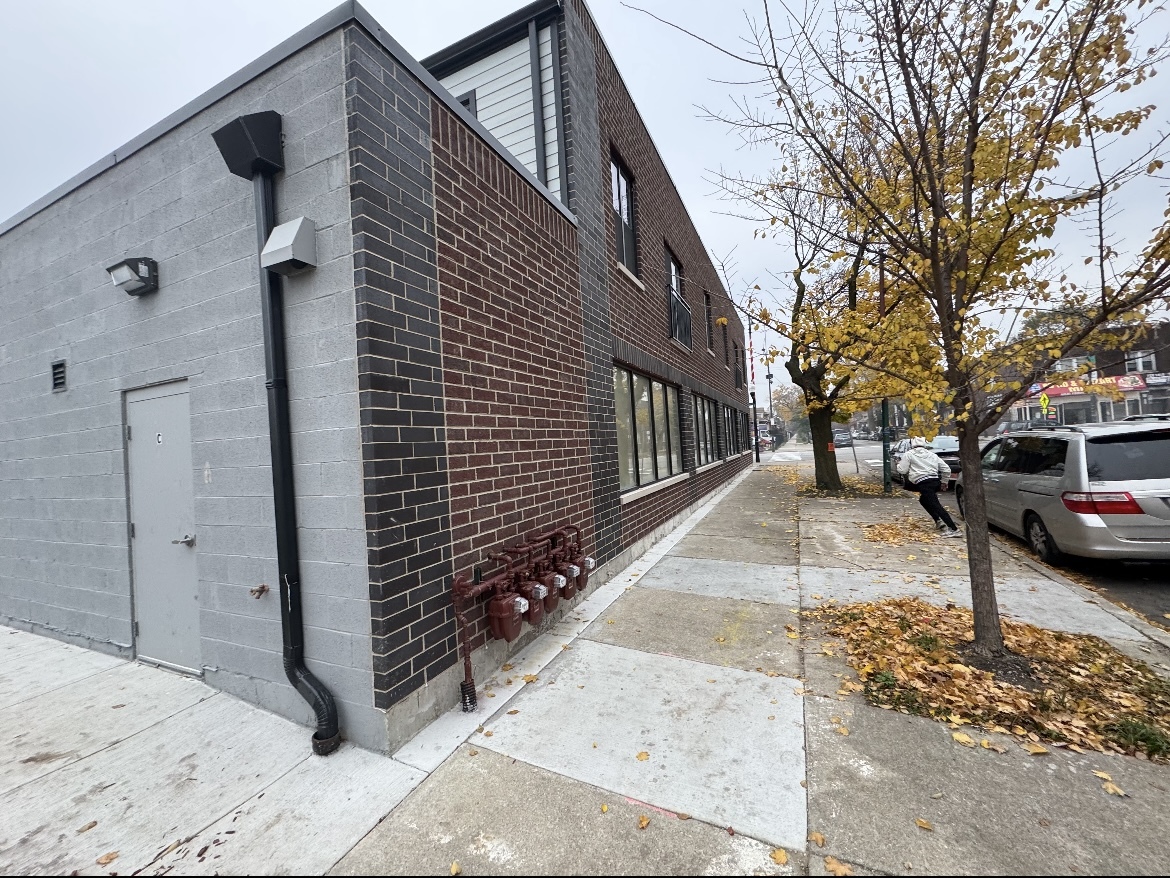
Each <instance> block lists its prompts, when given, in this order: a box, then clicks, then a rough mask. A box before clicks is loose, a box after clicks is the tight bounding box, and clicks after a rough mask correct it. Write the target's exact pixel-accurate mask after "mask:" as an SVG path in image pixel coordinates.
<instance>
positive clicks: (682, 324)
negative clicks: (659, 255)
mask: <svg viewBox="0 0 1170 878" xmlns="http://www.w3.org/2000/svg"><path fill="white" fill-rule="evenodd" d="M666 277H667V281H666V286H667V289H666V299H667V302H666V305H667V316H668V319H669V320H670V337H671V338H673V339H675V340H676V341H678V342H680V343H682V344H683V345H685V346H686V347H688V348H689V347H690V346H691V307H690V305H688V304H687V300H686V298H684V296H683V273H682V266H680V265H679V264H678V260H676V259H675V258H674V256H673V255H672V254H671V252H670V251H669V250H668V251H666Z"/></svg>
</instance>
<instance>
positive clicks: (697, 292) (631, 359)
mask: <svg viewBox="0 0 1170 878" xmlns="http://www.w3.org/2000/svg"><path fill="white" fill-rule="evenodd" d="M566 22H567V24H568V26H569V27H571V28H575V29H579V32H581V33H583V36H584V37H585V39H586V40H587V41H588V43H589V44H591V46H592V51H593V55H594V58H593V60H594V67H595V69H596V76H595V89H596V106H595V107H592V108H589V107H581V106H578V107H577V108H576V109H575V110H574V114H575V116H576V117H579V116H580V114H581V113H583V112H589V111H590V110H592V111H593V112H595V113H596V115H597V131H598V140H597V146H596V149H597V150H598V151H599V153H600V159H601V162H600V164H601V172H602V174H603V179H602V181H601V183H602V186H601V191H602V198H603V205H602V216H603V217H604V223H605V226H604V252H603V253H601V254H599V256H600V258H601V259H602V260H603V261H604V263H605V265H606V267H607V286H608V304H609V329H610V332H611V333H612V346H613V359H614V360H615V361H618V362H621V363H623V364H625V365H628V366H630V367H632V368H634V369H637V370H638V371H640V372H642V373H644V374H648V375H651V376H654V377H657V378H660V379H662V380H664V381H667V382H668V383H671V384H676V385H678V386H680V387H681V388H683V390H684V392H683V393H682V394H680V398H679V403H680V407H681V408H682V409H683V430H682V439H683V461H684V465H685V466H687V467H688V468H691V472H692V477H691V478H689V479H687V480H685V481H683V482H681V483H679V484H676V485H672V486H671V487H669V488H664V489H662V490H661V491H657V492H654V493H652V494H649V495H647V496H645V497H642V498H640V499H638V500H635V501H633V502H631V503H627V504H625V505H623V506H622V507H621V513H620V522H621V530H620V532H621V546H622V547H626V546H629V545H631V544H633V543H634V542H635V541H636V540H638V539H639V538H640V537H642V536H644V535H645V534H647V533H649V532H650V531H651V530H653V529H654V528H655V527H657V526H659V525H660V524H662V523H663V522H665V521H667V520H669V519H670V518H672V517H673V516H674V515H676V514H677V513H679V512H681V511H682V510H683V509H685V508H686V507H687V506H688V505H690V504H692V503H695V502H696V501H698V500H700V499H701V498H702V497H703V496H705V495H707V494H708V493H710V492H711V491H713V490H715V489H716V488H717V487H718V486H719V485H720V484H722V483H723V482H726V481H727V480H728V479H730V478H732V477H733V476H734V475H735V474H736V473H737V472H739V471H740V470H742V469H743V468H745V467H746V466H748V465H749V464H750V458H748V457H747V456H746V455H744V456H732V457H729V458H728V459H727V460H726V461H725V463H724V464H723V465H722V466H717V467H712V468H711V469H708V470H705V471H704V472H702V473H695V471H694V462H695V453H694V447H695V436H694V432H693V424H692V419H691V417H690V411H691V410H690V406H691V405H693V402H692V397H691V393H690V392H686V391H688V390H689V391H693V392H694V393H698V394H701V395H703V396H705V397H707V398H709V399H713V400H715V401H717V402H719V403H721V404H723V405H730V406H732V407H733V408H736V409H737V410H738V411H744V412H750V397H749V395H748V388H747V387H746V386H744V387H740V388H737V387H736V386H735V377H734V376H735V348H734V347H733V345H734V344H736V343H738V346H739V351H740V357H741V362H742V351H743V349H744V329H743V324H742V322H741V321H740V319H739V317H738V315H737V313H736V311H735V309H734V307H733V306H732V303H731V301H730V300H729V299H728V297H727V295H726V293H725V292H724V290H723V285H722V283H721V282H720V280H719V277H718V274H717V272H716V270H715V267H714V266H713V265H712V263H711V260H710V258H709V257H708V255H707V251H706V248H705V247H704V245H703V242H702V240H701V239H700V238H699V234H698V232H697V231H696V230H695V227H694V224H693V223H692V221H691V218H690V215H689V214H688V213H687V211H686V208H685V206H684V205H683V202H682V199H681V197H680V196H679V194H678V191H677V190H676V189H675V187H674V183H673V181H672V180H671V179H670V175H669V173H668V172H667V169H666V166H665V164H664V163H663V161H662V157H661V155H660V154H659V153H658V150H657V149H656V148H655V146H654V143H653V141H652V140H651V138H650V134H649V132H648V131H647V129H646V126H645V123H644V122H643V121H642V117H641V115H640V114H639V113H638V110H637V107H635V105H634V102H633V99H632V98H631V97H630V94H629V91H628V90H627V89H626V86H625V83H623V82H622V80H621V77H620V75H619V74H618V71H617V68H616V66H615V65H614V63H613V59H612V58H611V57H610V56H609V53H608V52H607V51H606V48H605V45H604V44H603V43H602V41H601V38H600V35H599V33H598V31H597V28H596V25H595V24H594V22H593V21H592V19H591V18H590V17H589V14H588V11H587V10H586V9H585V7H584V5H583V4H582V3H579V2H576V0H574V2H573V3H572V4H570V8H569V9H568V10H567V11H566ZM573 148H574V149H575V150H585V149H591V148H593V147H592V145H591V144H587V143H574V145H573ZM612 155H616V156H617V157H618V158H620V160H621V162H622V164H623V165H624V166H625V167H626V168H627V170H628V171H629V172H630V175H631V176H632V178H633V183H634V216H635V226H636V232H637V250H638V272H637V273H638V277H639V279H640V280H641V282H642V283H641V286H639V285H638V284H636V283H634V281H633V280H631V279H630V278H629V276H628V275H627V274H626V273H625V272H624V271H623V270H622V269H621V268H619V266H618V262H617V259H616V257H615V255H614V254H615V252H616V239H617V229H616V225H615V222H614V218H613V212H612V210H611V209H610V202H609V198H610V182H609V163H610V157H611V156H612ZM574 209H575V210H578V214H579V215H580V208H579V206H578V205H574ZM668 249H669V251H670V252H671V253H672V254H673V255H674V257H675V259H676V260H677V261H678V262H679V264H680V265H681V266H682V269H683V274H684V278H685V281H684V287H683V293H684V296H685V298H686V300H687V304H688V305H690V308H691V321H692V327H691V350H689V351H688V350H686V349H685V348H683V347H682V346H681V345H679V344H677V343H676V342H674V341H673V340H672V339H671V338H670V323H669V317H668V314H669V311H668V294H667V283H668V279H667V272H666V253H667V250H668ZM704 292H708V293H710V295H711V299H712V310H713V315H712V318H713V320H714V319H717V318H719V317H727V318H728V327H727V335H726V338H727V341H728V344H729V346H731V347H732V349H731V351H729V352H728V353H727V355H726V357H725V353H724V347H723V339H724V334H723V331H722V330H721V329H720V328H719V327H717V326H716V327H713V334H714V344H715V349H714V352H713V353H712V352H710V351H709V350H708V348H707V330H706V323H705V312H706V309H705V304H704V298H703V293H704ZM610 404H611V405H612V400H611V402H610ZM719 438H720V445H721V447H723V445H724V443H725V442H726V441H727V438H726V437H725V436H723V434H722V419H721V420H720V437H719ZM611 484H612V483H611ZM613 490H616V484H614V485H613Z"/></svg>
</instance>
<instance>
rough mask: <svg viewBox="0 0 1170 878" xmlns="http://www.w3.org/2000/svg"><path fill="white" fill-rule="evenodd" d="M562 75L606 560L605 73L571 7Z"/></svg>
mask: <svg viewBox="0 0 1170 878" xmlns="http://www.w3.org/2000/svg"><path fill="white" fill-rule="evenodd" d="M560 33H561V70H562V71H563V76H564V77H565V80H566V82H565V83H564V86H565V88H564V95H565V104H566V106H565V113H564V116H565V143H566V149H565V154H566V160H565V163H566V168H567V171H568V191H569V208H570V209H571V210H572V211H573V214H574V216H576V218H577V240H578V251H577V259H578V273H579V282H580V289H581V320H582V323H581V326H582V336H583V339H584V344H585V398H586V403H587V405H588V414H589V447H590V464H591V466H592V487H593V534H594V546H593V551H594V553H595V556H596V557H597V560H598V562H600V563H604V562H605V561H608V560H609V559H610V558H612V557H614V556H615V555H617V554H618V553H619V552H620V551H621V550H622V549H623V548H624V543H623V540H622V521H621V515H622V507H621V502H620V496H621V488H620V483H619V480H618V479H619V477H618V466H617V425H616V423H615V421H614V403H613V332H612V331H611V328H610V311H611V308H610V291H609V269H610V264H609V263H610V259H611V257H610V256H609V251H608V250H607V244H606V240H607V234H608V233H607V231H606V229H607V225H606V224H607V219H606V213H605V207H606V205H607V204H608V203H609V194H608V193H609V162H608V158H604V159H603V156H602V155H601V153H600V151H599V150H598V146H597V145H598V143H600V140H601V134H600V130H599V128H598V124H599V121H598V113H597V70H596V66H595V60H596V59H595V55H594V48H593V43H592V42H591V41H590V40H589V38H588V33H587V31H586V29H585V26H584V23H583V21H582V19H581V17H580V14H579V13H578V11H577V10H576V9H575V8H574V7H573V6H571V5H566V7H565V17H564V18H563V19H562V21H561V26H560Z"/></svg>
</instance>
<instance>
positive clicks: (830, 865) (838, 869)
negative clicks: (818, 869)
mask: <svg viewBox="0 0 1170 878" xmlns="http://www.w3.org/2000/svg"><path fill="white" fill-rule="evenodd" d="M825 869H826V870H828V871H829V872H831V873H832V874H834V875H852V874H853V868H852V867H851V866H849V865H847V864H845V863H842V862H841V861H840V860H838V859H837V858H836V857H825Z"/></svg>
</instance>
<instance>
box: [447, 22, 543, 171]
mask: <svg viewBox="0 0 1170 878" xmlns="http://www.w3.org/2000/svg"><path fill="white" fill-rule="evenodd" d="M529 52H530V50H529V48H528V39H527V38H524V39H521V40H518V41H516V42H515V43H512V45H510V46H505V47H504V48H502V49H500V50H499V51H498V52H494V53H492V54H491V55H488V56H487V57H486V58H481V59H479V60H478V61H476V62H475V63H474V64H469V65H468V66H467V67H464V68H463V69H462V70H457V71H456V72H454V73H452V74H451V75H450V76H447V77H445V78H443V79H441V80H439V81H440V82H441V83H442V84H443V86H444V87H445V88H446V89H447V90H448V91H450V92H451V94H453V95H456V96H458V95H463V94H466V93H467V92H469V91H471V90H472V89H475V115H476V117H477V118H478V119H479V121H480V122H481V123H482V124H483V127H484V128H486V129H487V130H488V131H490V132H491V133H492V134H494V135H495V136H496V138H498V139H499V141H500V143H501V144H503V145H504V147H505V148H506V149H507V150H508V151H509V152H511V153H512V155H514V156H516V158H517V159H519V160H520V161H521V162H522V163H523V164H524V166H525V167H526V168H528V170H530V171H532V173H533V174H535V173H536V126H535V125H534V121H533V116H532V78H531V72H530V69H529V68H530V67H531V66H532V65H531V61H530V55H529Z"/></svg>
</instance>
